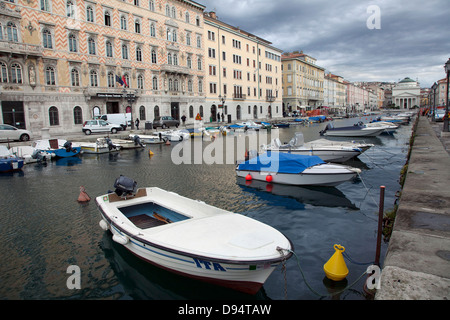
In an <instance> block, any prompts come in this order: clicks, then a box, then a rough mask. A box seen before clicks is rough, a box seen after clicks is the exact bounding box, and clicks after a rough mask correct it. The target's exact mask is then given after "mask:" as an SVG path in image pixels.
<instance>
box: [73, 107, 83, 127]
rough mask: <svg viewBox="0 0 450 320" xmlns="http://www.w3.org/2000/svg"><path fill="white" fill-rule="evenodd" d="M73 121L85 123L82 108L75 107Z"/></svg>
mask: <svg viewBox="0 0 450 320" xmlns="http://www.w3.org/2000/svg"><path fill="white" fill-rule="evenodd" d="M73 123H74V124H82V123H83V114H82V111H81V108H80V107H79V106H76V107H75V108H73Z"/></svg>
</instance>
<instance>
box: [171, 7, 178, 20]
mask: <svg viewBox="0 0 450 320" xmlns="http://www.w3.org/2000/svg"><path fill="white" fill-rule="evenodd" d="M172 18H174V19H176V18H177V9H176V8H175V7H172Z"/></svg>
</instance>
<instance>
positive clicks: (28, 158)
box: [10, 146, 54, 164]
mask: <svg viewBox="0 0 450 320" xmlns="http://www.w3.org/2000/svg"><path fill="white" fill-rule="evenodd" d="M10 151H11V153H12V154H14V155H16V156H17V157H19V158H21V159H23V163H24V164H28V163H35V162H41V161H47V160H48V161H50V160H51V159H52V158H53V157H54V154H52V153H48V152H45V151H41V150H38V149H36V148H33V147H32V146H15V147H11V149H10Z"/></svg>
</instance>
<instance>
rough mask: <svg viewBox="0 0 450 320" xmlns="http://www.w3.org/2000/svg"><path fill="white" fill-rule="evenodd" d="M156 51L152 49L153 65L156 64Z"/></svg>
mask: <svg viewBox="0 0 450 320" xmlns="http://www.w3.org/2000/svg"><path fill="white" fill-rule="evenodd" d="M156 61H157V60H156V50H155V49H152V63H156Z"/></svg>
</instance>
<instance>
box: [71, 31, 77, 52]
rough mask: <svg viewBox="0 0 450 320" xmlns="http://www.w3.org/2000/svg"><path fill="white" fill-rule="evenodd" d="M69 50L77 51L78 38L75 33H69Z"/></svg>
mask: <svg viewBox="0 0 450 320" xmlns="http://www.w3.org/2000/svg"><path fill="white" fill-rule="evenodd" d="M69 51H70V52H77V51H78V49H77V38H76V37H75V35H74V34H69Z"/></svg>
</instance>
